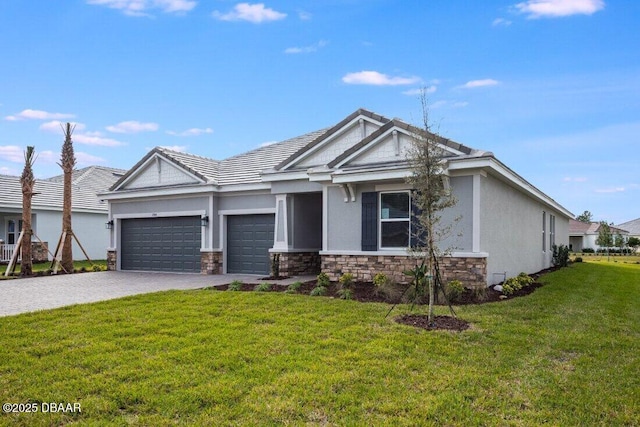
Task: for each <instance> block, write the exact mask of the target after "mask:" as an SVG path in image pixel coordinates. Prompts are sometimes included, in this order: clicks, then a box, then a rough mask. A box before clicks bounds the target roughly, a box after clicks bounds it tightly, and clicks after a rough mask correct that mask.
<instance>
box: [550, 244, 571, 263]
mask: <svg viewBox="0 0 640 427" xmlns="http://www.w3.org/2000/svg"><path fill="white" fill-rule="evenodd" d="M551 248H552V249H553V253H552V258H551V262H552V263H553V265H554V266H556V267H566V266H567V265H569V248H568V247H567V246H565V245H560V246H557V245H553V246H552V247H551Z"/></svg>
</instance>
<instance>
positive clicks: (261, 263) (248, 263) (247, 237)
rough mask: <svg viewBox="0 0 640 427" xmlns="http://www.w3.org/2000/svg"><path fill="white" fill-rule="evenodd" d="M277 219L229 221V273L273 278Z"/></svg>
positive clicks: (246, 217) (241, 217) (251, 217)
mask: <svg viewBox="0 0 640 427" xmlns="http://www.w3.org/2000/svg"><path fill="white" fill-rule="evenodd" d="M274 222H275V216H274V215H234V216H229V217H228V218H227V273H249V274H269V267H270V265H269V264H270V263H269V249H271V248H272V247H273V228H274Z"/></svg>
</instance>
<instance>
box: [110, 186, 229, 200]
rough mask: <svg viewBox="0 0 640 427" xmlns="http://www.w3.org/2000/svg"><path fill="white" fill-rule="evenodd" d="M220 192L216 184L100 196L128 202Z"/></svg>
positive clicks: (123, 191) (130, 191)
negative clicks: (138, 199)
mask: <svg viewBox="0 0 640 427" xmlns="http://www.w3.org/2000/svg"><path fill="white" fill-rule="evenodd" d="M217 191H220V190H219V187H218V186H217V185H215V184H207V185H195V186H193V185H188V186H184V187H162V188H158V187H156V188H145V189H135V190H120V191H113V192H109V193H101V194H98V197H100V199H102V200H128V199H136V198H148V197H166V196H185V195H186V196H188V195H192V194H202V193H211V192H217Z"/></svg>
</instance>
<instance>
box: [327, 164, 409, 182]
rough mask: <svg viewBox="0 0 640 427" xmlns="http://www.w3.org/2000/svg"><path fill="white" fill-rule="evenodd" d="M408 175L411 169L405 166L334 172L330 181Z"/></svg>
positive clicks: (382, 179) (404, 176)
mask: <svg viewBox="0 0 640 427" xmlns="http://www.w3.org/2000/svg"><path fill="white" fill-rule="evenodd" d="M409 176H411V171H410V170H409V169H406V168H403V169H396V170H384V171H371V170H369V171H367V170H365V171H358V172H347V173H345V172H342V173H334V174H333V175H332V182H333V183H334V184H347V183H350V182H364V181H386V180H392V179H406V178H407V177H409Z"/></svg>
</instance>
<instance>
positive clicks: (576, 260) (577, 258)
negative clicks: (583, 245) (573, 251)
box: [573, 256, 582, 262]
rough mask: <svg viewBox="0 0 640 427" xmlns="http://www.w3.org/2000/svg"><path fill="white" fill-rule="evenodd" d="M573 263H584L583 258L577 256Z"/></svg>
mask: <svg viewBox="0 0 640 427" xmlns="http://www.w3.org/2000/svg"><path fill="white" fill-rule="evenodd" d="M573 262H582V257H581V256H577V257H576V259H574V260H573Z"/></svg>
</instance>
